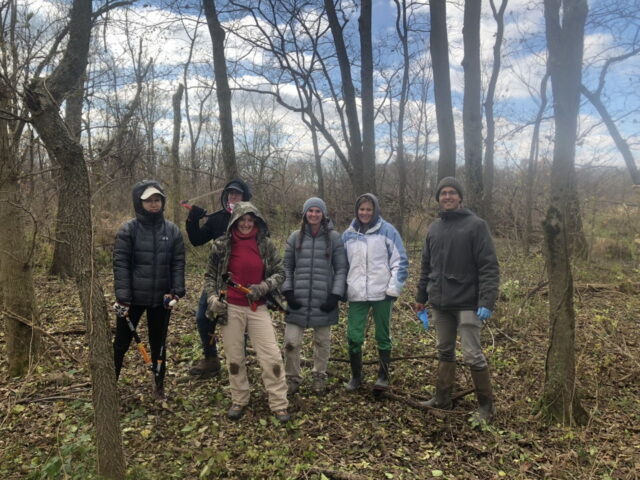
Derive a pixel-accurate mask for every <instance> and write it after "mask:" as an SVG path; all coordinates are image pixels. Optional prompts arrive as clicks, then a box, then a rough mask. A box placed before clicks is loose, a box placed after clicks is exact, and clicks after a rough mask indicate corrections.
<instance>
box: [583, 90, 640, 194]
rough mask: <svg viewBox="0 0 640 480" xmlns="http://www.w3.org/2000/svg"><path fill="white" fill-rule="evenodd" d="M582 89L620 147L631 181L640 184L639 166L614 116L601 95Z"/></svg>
mask: <svg viewBox="0 0 640 480" xmlns="http://www.w3.org/2000/svg"><path fill="white" fill-rule="evenodd" d="M580 91H581V92H582V94H583V95H584V96H585V97H587V99H588V100H589V101H590V102H591V104H592V105H593V106H594V107H596V110H598V113H599V114H600V118H602V121H603V122H604V124H605V125H606V126H607V129H608V130H609V135H611V138H612V139H613V141H614V142H615V144H616V147H618V151H619V152H620V155H622V158H623V159H624V163H626V165H627V170H629V175H630V176H631V181H632V182H633V184H634V185H640V172H638V167H637V166H636V161H635V159H634V158H633V153H631V149H630V148H629V144H628V143H627V141H626V140H625V139H624V138H622V135H620V131H619V130H618V127H617V126H616V123H615V122H614V121H613V118H611V115H609V112H608V110H607V107H606V105H605V104H604V103H603V102H602V99H601V98H600V95H598V94H597V93H593V92H590V91H589V90H587V88H586V87H585V86H584V85H582V87H581V89H580Z"/></svg>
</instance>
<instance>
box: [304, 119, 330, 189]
mask: <svg viewBox="0 0 640 480" xmlns="http://www.w3.org/2000/svg"><path fill="white" fill-rule="evenodd" d="M303 122H304V123H306V125H307V127H308V128H309V130H310V131H311V143H312V144H313V158H314V163H315V166H316V177H317V178H318V197H320V198H323V199H324V198H325V188H324V172H323V171H322V156H321V155H320V147H319V145H318V132H317V131H316V127H315V125H314V124H313V122H310V121H309V122H307V121H306V119H304V114H303Z"/></svg>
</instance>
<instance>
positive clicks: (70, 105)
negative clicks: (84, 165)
mask: <svg viewBox="0 0 640 480" xmlns="http://www.w3.org/2000/svg"><path fill="white" fill-rule="evenodd" d="M83 103H84V74H83V75H82V77H80V79H79V80H78V82H77V84H76V85H75V87H74V88H73V89H72V90H71V92H70V93H69V96H68V97H67V99H66V104H65V123H66V124H67V128H68V129H69V133H70V134H71V135H73V137H74V138H75V139H77V140H80V135H81V132H82V105H83ZM54 160H55V159H54ZM55 175H56V179H57V182H56V183H57V185H58V211H57V213H56V234H55V241H54V246H53V259H52V261H51V268H50V269H49V273H50V274H51V275H54V276H57V277H60V278H69V277H72V276H73V271H72V267H71V262H72V259H71V245H70V242H69V228H70V223H69V213H68V211H67V210H68V207H67V206H68V205H70V204H71V202H73V201H74V199H73V197H72V196H71V194H70V192H69V190H68V189H66V188H65V187H64V185H63V181H62V180H63V179H61V178H60V175H61V172H60V171H57V172H56V173H55Z"/></svg>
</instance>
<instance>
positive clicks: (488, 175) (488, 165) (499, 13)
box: [482, 0, 508, 226]
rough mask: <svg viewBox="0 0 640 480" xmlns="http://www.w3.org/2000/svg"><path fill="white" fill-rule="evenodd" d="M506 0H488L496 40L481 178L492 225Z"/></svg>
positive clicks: (486, 104)
mask: <svg viewBox="0 0 640 480" xmlns="http://www.w3.org/2000/svg"><path fill="white" fill-rule="evenodd" d="M507 3H508V0H502V2H501V4H500V8H499V9H496V5H495V0H489V4H490V5H491V11H492V12H493V18H494V19H495V21H496V27H497V31H496V41H495V43H494V44H493V68H492V69H491V78H490V79H489V87H488V88H487V97H486V99H485V102H484V109H485V110H484V111H485V117H486V119H487V138H486V139H485V147H486V148H485V152H484V178H483V192H482V193H483V201H482V206H483V216H484V219H485V220H486V221H487V222H488V223H489V225H490V226H492V225H493V223H494V222H493V176H494V162H493V155H494V152H495V137H496V125H495V120H494V118H493V100H494V97H495V94H496V84H497V83H498V75H499V74H500V64H501V55H502V54H501V50H502V39H503V38H504V11H505V10H506V8H507Z"/></svg>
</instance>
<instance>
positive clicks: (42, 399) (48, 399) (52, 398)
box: [16, 395, 91, 404]
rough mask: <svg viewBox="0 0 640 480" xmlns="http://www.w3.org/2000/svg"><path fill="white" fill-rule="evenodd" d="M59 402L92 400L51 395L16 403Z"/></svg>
mask: <svg viewBox="0 0 640 480" xmlns="http://www.w3.org/2000/svg"><path fill="white" fill-rule="evenodd" d="M58 400H82V401H83V402H90V401H91V398H82V397H69V396H67V395H51V396H49V397H39V398H23V399H21V400H18V401H17V402H16V403H23V404H24V403H42V402H57V401H58Z"/></svg>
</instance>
